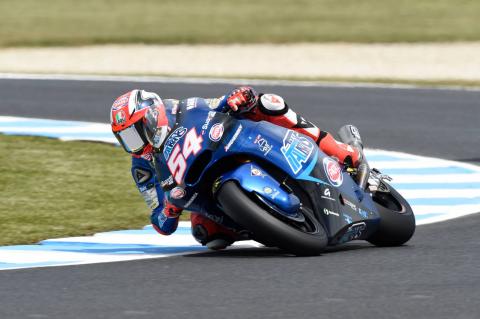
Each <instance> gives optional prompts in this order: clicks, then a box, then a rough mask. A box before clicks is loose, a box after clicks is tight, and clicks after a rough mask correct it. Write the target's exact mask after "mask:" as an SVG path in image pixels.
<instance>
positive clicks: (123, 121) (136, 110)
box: [110, 90, 169, 155]
mask: <svg viewBox="0 0 480 319" xmlns="http://www.w3.org/2000/svg"><path fill="white" fill-rule="evenodd" d="M110 123H111V126H112V132H113V134H114V135H115V137H116V138H117V140H118V142H119V143H120V145H122V147H123V149H124V150H125V151H126V152H128V153H131V154H135V155H143V153H144V151H146V150H147V149H151V148H148V147H146V146H148V145H151V146H153V148H156V149H159V148H160V147H161V146H162V144H163V142H164V141H165V138H166V137H167V134H168V131H169V127H168V118H167V116H166V113H165V106H164V104H163V102H162V99H161V98H160V97H159V96H158V95H157V94H156V93H153V92H147V91H144V90H132V91H130V92H127V93H125V94H123V95H121V96H119V97H118V98H117V99H116V100H115V101H114V102H113V105H112V109H111V111H110Z"/></svg>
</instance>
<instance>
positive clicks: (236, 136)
mask: <svg viewBox="0 0 480 319" xmlns="http://www.w3.org/2000/svg"><path fill="white" fill-rule="evenodd" d="M241 131H242V125H241V124H240V125H239V126H238V127H237V130H236V131H235V134H233V136H232V138H231V139H230V141H228V143H227V145H226V146H225V152H228V150H229V149H230V147H232V145H233V143H235V141H236V140H237V138H238V136H239V135H240V132H241Z"/></svg>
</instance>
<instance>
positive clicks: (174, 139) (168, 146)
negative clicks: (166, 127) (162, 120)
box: [163, 126, 187, 160]
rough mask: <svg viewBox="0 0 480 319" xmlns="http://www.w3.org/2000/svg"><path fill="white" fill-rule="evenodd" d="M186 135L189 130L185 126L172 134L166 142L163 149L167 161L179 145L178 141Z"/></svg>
mask: <svg viewBox="0 0 480 319" xmlns="http://www.w3.org/2000/svg"><path fill="white" fill-rule="evenodd" d="M185 133H187V129H186V128H185V127H183V126H180V127H179V128H177V129H176V130H175V131H173V133H172V134H170V136H169V137H168V139H167V140H166V142H165V146H164V147H163V157H165V159H166V160H168V158H169V157H170V154H171V153H172V150H173V148H174V147H175V145H176V144H177V143H178V141H179V140H180V139H181V138H182V137H183V136H184V135H185Z"/></svg>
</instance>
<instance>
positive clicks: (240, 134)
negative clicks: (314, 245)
mask: <svg viewBox="0 0 480 319" xmlns="http://www.w3.org/2000/svg"><path fill="white" fill-rule="evenodd" d="M176 120H177V122H176V123H175V126H174V127H173V128H172V130H171V133H173V132H175V130H176V129H177V128H179V127H185V128H186V129H187V132H186V133H184V134H183V135H182V136H180V137H179V138H178V140H177V139H175V140H174V142H175V143H172V145H170V147H172V150H173V148H174V147H176V146H177V145H178V146H179V148H180V149H185V148H186V147H185V144H188V142H187V143H186V137H187V136H189V132H190V131H195V134H191V135H192V136H193V135H194V136H196V138H197V142H198V141H200V140H201V142H200V144H199V145H200V149H199V150H198V152H195V153H191V154H189V156H186V157H185V158H184V160H185V172H184V173H185V174H184V175H183V177H182V178H181V179H177V180H176V182H175V185H170V187H169V188H170V189H172V188H173V187H176V186H178V187H181V188H183V189H184V190H185V196H183V197H182V198H171V197H169V200H170V201H171V202H172V203H173V204H175V205H177V206H178V207H184V208H186V209H189V210H192V211H197V212H200V213H203V214H215V215H218V216H221V215H222V212H221V211H219V210H218V207H216V206H215V205H214V204H213V203H208V202H207V201H205V200H202V199H203V196H202V192H206V191H207V190H205V189H204V187H203V188H202V186H203V185H202V183H201V181H202V180H203V179H204V178H205V174H206V172H210V173H215V172H214V171H211V170H210V169H211V168H212V167H213V165H215V164H216V163H217V162H218V161H228V160H229V159H228V157H229V156H232V155H242V154H243V155H246V157H247V158H250V159H251V160H252V161H253V162H254V163H255V162H258V163H259V162H262V164H261V165H262V169H263V168H266V167H265V165H268V164H270V165H272V166H276V167H278V168H280V169H281V170H282V171H284V172H285V173H286V174H287V175H288V176H289V177H291V178H292V179H295V180H297V181H298V182H299V184H300V185H301V186H302V188H303V189H304V190H305V191H306V193H307V194H308V196H309V198H310V201H311V202H312V204H313V206H314V209H315V211H314V212H315V214H316V216H317V218H318V219H319V221H320V222H322V224H324V226H325V228H326V230H327V233H328V236H329V238H331V239H332V242H335V241H340V238H339V236H341V235H343V234H345V233H347V232H348V229H349V227H350V226H351V225H353V224H355V223H359V222H365V224H366V226H365V227H366V229H365V230H362V233H363V234H365V233H367V231H369V230H370V228H371V227H370V226H371V225H376V224H377V223H378V221H379V215H378V213H377V211H376V208H375V205H374V204H373V201H372V199H371V197H370V196H368V195H367V196H364V191H363V190H361V189H359V187H358V185H357V184H356V183H355V181H354V180H353V179H352V178H351V177H350V175H349V174H348V173H346V172H345V171H344V170H343V167H341V166H340V168H341V170H340V173H339V174H341V176H339V175H335V176H333V177H334V178H333V179H332V174H331V172H330V175H328V174H329V172H328V171H327V169H326V166H325V165H324V160H325V158H328V159H330V157H328V156H327V155H326V154H324V153H323V152H322V151H321V150H320V149H319V148H318V147H317V145H316V144H315V142H314V141H313V140H312V139H311V138H309V137H307V136H304V135H301V134H298V133H296V132H294V131H292V130H288V129H286V128H283V127H279V126H277V125H274V124H271V123H269V122H264V121H261V122H252V121H250V120H241V119H236V118H235V117H233V116H229V115H227V114H224V113H218V112H214V111H212V110H211V109H210V108H209V107H208V105H207V103H206V102H205V101H204V100H203V99H200V98H197V99H195V100H192V99H188V100H184V101H181V102H180V103H179V106H178V110H177V118H176ZM214 127H215V129H213V128H214ZM219 128H220V129H219ZM169 138H170V136H169V137H167V141H168V139H169ZM173 144H175V145H173ZM187 149H188V147H187ZM166 153H167V154H172V153H169V152H166ZM177 153H178V152H177ZM162 155H163V154H162V150H161V152H160V153H159V154H156V155H155V158H156V161H155V162H156V168H157V174H158V173H162V172H163V173H164V174H166V175H170V174H172V175H173V174H175V173H177V171H170V173H168V172H169V167H168V165H167V162H168V160H169V158H164V157H163V156H162ZM170 156H171V155H170ZM205 159H208V160H205ZM196 162H197V163H198V162H200V163H201V164H202V165H200V166H201V169H200V170H199V172H198V173H195V174H194V173H192V172H194V171H195V169H192V167H194V166H195V163H196ZM198 166H199V165H197V168H198ZM249 169H250V168H249ZM165 172H167V173H165ZM249 174H250V171H249ZM224 175H225V174H224ZM238 175H239V174H235V173H234V172H231V176H237V177H238ZM158 176H161V175H158ZM191 176H194V178H189V177H191ZM186 177H187V182H186V181H185V178H186ZM329 177H330V179H329ZM167 178H169V176H162V180H166V179H167ZM332 181H333V182H332ZM277 185H278V184H277ZM277 185H274V186H277ZM242 187H246V188H247V189H250V190H253V191H255V192H256V193H257V192H258V193H259V194H261V196H262V198H265V199H267V200H268V196H266V195H268V194H265V193H262V192H261V191H260V190H261V186H260V184H259V185H254V184H253V183H250V180H249V179H248V180H245V185H243V184H242ZM267 187H271V186H267ZM326 189H329V192H330V195H331V197H332V198H331V199H326V198H322V196H324V194H323V193H324V192H325V191H326ZM210 191H211V190H210ZM340 195H342V196H344V198H347V199H348V200H350V201H353V202H354V203H356V204H357V209H356V211H353V210H351V209H349V207H347V206H346V205H345V203H343V202H341V201H340ZM358 195H361V196H358ZM167 196H169V194H167ZM284 196H285V195H284ZM285 198H287V197H285ZM287 203H288V204H287ZM186 204H188V205H186ZM273 204H274V205H275V206H277V207H281V206H283V207H284V208H285V211H292V210H293V207H294V206H295V205H293V201H292V202H289V201H285V202H283V201H280V202H274V203H273ZM325 209H327V211H325ZM359 209H361V210H362V211H366V212H367V218H365V217H364V216H362V215H361V214H360V211H359ZM360 228H362V227H360V226H357V227H354V230H357V231H358V229H360ZM350 232H353V231H352V230H350ZM354 235H358V234H354ZM362 237H363V236H362Z"/></svg>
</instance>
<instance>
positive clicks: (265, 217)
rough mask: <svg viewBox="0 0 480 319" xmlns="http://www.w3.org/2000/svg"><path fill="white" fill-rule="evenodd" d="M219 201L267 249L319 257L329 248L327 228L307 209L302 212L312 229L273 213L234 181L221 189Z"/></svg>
mask: <svg viewBox="0 0 480 319" xmlns="http://www.w3.org/2000/svg"><path fill="white" fill-rule="evenodd" d="M217 199H218V202H219V203H220V205H221V206H222V208H223V211H224V213H225V214H227V215H228V216H229V217H230V218H232V219H233V220H234V221H235V222H237V223H238V224H239V225H241V226H243V227H245V229H247V230H249V231H251V232H252V233H253V235H254V238H255V240H258V241H259V242H261V243H262V244H265V245H266V246H269V247H271V246H276V247H279V248H281V249H284V250H286V251H287V252H289V253H292V254H294V255H297V256H313V255H319V254H320V253H321V252H322V251H323V250H324V249H325V247H326V246H327V243H328V239H327V234H326V232H325V229H324V228H323V226H322V225H321V224H320V223H319V222H318V221H317V220H316V219H315V217H314V216H313V213H312V212H311V211H310V210H309V209H308V208H304V209H302V214H303V215H304V217H305V219H306V220H307V221H308V222H309V223H310V224H311V225H312V226H311V227H307V228H311V229H301V227H295V225H292V224H289V223H287V222H286V221H284V220H281V219H279V218H277V217H276V216H274V215H273V214H270V213H269V212H268V211H267V210H266V209H265V208H263V207H262V206H261V203H257V202H255V201H254V200H253V198H251V197H249V196H248V195H247V194H246V193H245V191H244V190H243V189H242V188H241V187H240V186H238V184H237V183H236V182H234V181H227V182H226V183H225V184H224V185H223V186H222V187H221V189H220V190H219V191H218V196H217Z"/></svg>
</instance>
